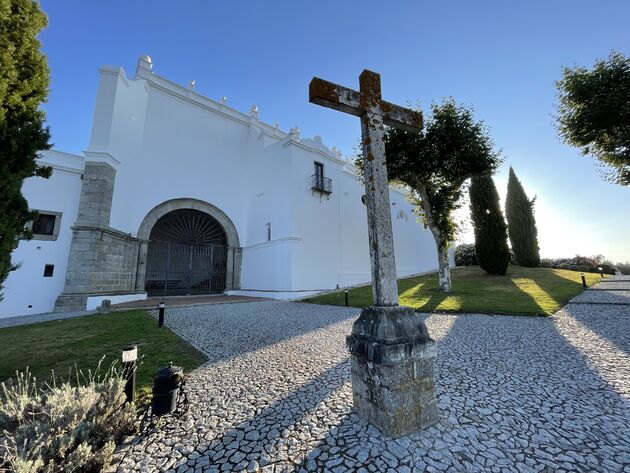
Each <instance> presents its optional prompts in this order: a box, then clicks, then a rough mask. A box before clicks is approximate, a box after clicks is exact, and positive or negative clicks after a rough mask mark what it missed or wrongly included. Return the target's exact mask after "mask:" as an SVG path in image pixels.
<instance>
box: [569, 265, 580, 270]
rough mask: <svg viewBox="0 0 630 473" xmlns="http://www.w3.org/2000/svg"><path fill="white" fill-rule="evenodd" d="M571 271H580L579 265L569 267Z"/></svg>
mask: <svg viewBox="0 0 630 473" xmlns="http://www.w3.org/2000/svg"><path fill="white" fill-rule="evenodd" d="M569 269H570V270H571V271H577V270H578V265H577V264H570V265H569Z"/></svg>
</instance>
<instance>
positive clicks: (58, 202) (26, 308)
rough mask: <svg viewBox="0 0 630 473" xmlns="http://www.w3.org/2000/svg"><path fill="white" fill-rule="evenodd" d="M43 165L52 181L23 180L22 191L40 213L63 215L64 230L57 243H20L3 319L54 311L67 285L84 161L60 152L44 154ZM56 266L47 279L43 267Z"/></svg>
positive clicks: (1, 311) (6, 288)
mask: <svg viewBox="0 0 630 473" xmlns="http://www.w3.org/2000/svg"><path fill="white" fill-rule="evenodd" d="M40 164H43V165H49V166H52V167H53V173H52V176H50V178H49V179H43V178H41V177H32V178H29V179H26V181H24V186H23V187H22V192H23V194H24V196H25V197H26V199H27V201H28V204H29V207H30V208H31V209H37V210H41V211H46V210H48V211H54V212H62V213H63V215H62V217H61V228H60V230H59V236H58V238H57V240H55V241H44V240H30V241H22V242H20V244H19V246H18V247H17V249H16V250H15V251H14V252H13V255H12V259H13V262H14V263H18V264H20V267H19V269H17V270H16V271H13V272H11V273H10V274H9V277H8V278H7V280H6V281H5V284H4V289H3V293H4V300H3V301H2V302H0V318H1V317H11V316H16V315H23V314H39V313H42V312H51V311H52V310H53V307H54V305H55V300H56V299H57V296H58V295H59V294H60V293H61V291H62V290H63V286H64V280H65V273H66V265H67V263H68V252H69V250H70V242H71V240H72V229H71V226H72V225H74V222H75V220H76V218H77V212H78V209H79V197H80V195H81V173H82V172H83V158H82V157H80V156H75V155H72V154H68V153H61V152H58V151H45V152H43V153H42V158H41V160H40ZM47 264H53V265H54V266H55V269H54V272H53V276H52V277H50V278H45V277H44V266H45V265H47Z"/></svg>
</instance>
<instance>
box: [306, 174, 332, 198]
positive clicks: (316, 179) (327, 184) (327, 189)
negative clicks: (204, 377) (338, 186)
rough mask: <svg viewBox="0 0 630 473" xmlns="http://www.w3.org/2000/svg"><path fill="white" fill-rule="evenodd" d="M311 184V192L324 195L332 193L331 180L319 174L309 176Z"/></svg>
mask: <svg viewBox="0 0 630 473" xmlns="http://www.w3.org/2000/svg"><path fill="white" fill-rule="evenodd" d="M311 182H312V183H313V185H312V186H311V189H312V190H314V191H318V192H322V193H324V194H330V193H332V179H330V178H328V177H324V176H321V175H319V174H313V175H312V176H311Z"/></svg>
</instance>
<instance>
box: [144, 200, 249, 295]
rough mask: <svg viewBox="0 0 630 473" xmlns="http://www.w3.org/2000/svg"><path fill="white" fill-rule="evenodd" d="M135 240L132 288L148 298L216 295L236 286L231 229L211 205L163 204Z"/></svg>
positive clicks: (236, 255) (236, 246) (234, 240)
mask: <svg viewBox="0 0 630 473" xmlns="http://www.w3.org/2000/svg"><path fill="white" fill-rule="evenodd" d="M138 237H139V239H141V241H142V243H141V247H140V255H139V258H138V273H137V274H138V275H137V280H136V289H137V290H143V291H146V292H147V293H148V295H149V296H177V295H189V294H220V293H223V292H224V291H226V290H230V289H238V288H239V287H240V284H239V281H240V266H241V257H240V255H241V252H240V250H241V248H240V246H239V242H238V235H237V233H236V228H235V227H234V225H233V224H232V222H231V220H230V219H229V218H228V217H227V216H226V215H225V214H224V213H223V212H221V211H220V210H219V209H217V208H216V207H214V206H212V205H211V204H207V203H205V202H202V201H197V200H194V199H175V200H172V201H168V202H165V203H164V204H161V205H159V206H157V207H155V208H154V209H153V210H151V212H149V214H148V215H147V216H146V217H145V219H144V221H143V222H142V224H141V226H140V230H139V231H138Z"/></svg>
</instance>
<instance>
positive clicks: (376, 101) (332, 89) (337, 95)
mask: <svg viewBox="0 0 630 473" xmlns="http://www.w3.org/2000/svg"><path fill="white" fill-rule="evenodd" d="M359 86H360V87H359V90H360V92H357V91H355V90H352V89H348V88H346V87H343V86H340V85H337V84H333V83H331V82H328V81H325V80H322V79H319V78H317V77H314V78H313V80H312V81H311V84H310V86H309V96H310V101H311V102H313V103H315V104H318V105H322V106H324V107H329V108H332V109H335V110H339V111H341V112H345V113H349V114H351V115H356V116H359V117H361V134H362V138H363V140H362V141H363V157H364V177H365V195H366V206H367V214H368V234H369V242H370V260H371V264H372V293H373V297H374V305H375V306H379V307H387V306H395V305H398V284H397V280H396V263H395V260H394V239H393V235H392V221H391V213H390V212H391V210H390V208H391V207H390V203H389V186H388V185H387V166H386V165H385V159H386V158H385V143H384V142H383V136H384V129H383V124H385V125H388V126H391V127H395V128H400V129H403V130H407V131H411V132H419V131H420V130H421V129H422V115H421V114H420V113H419V112H415V111H413V110H409V109H406V108H403V107H399V106H398V105H394V104H391V103H389V102H385V101H384V100H382V99H381V77H380V75H379V74H377V73H375V72H372V71H368V70H367V69H366V70H364V71H363V72H362V73H361V75H360V76H359Z"/></svg>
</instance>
